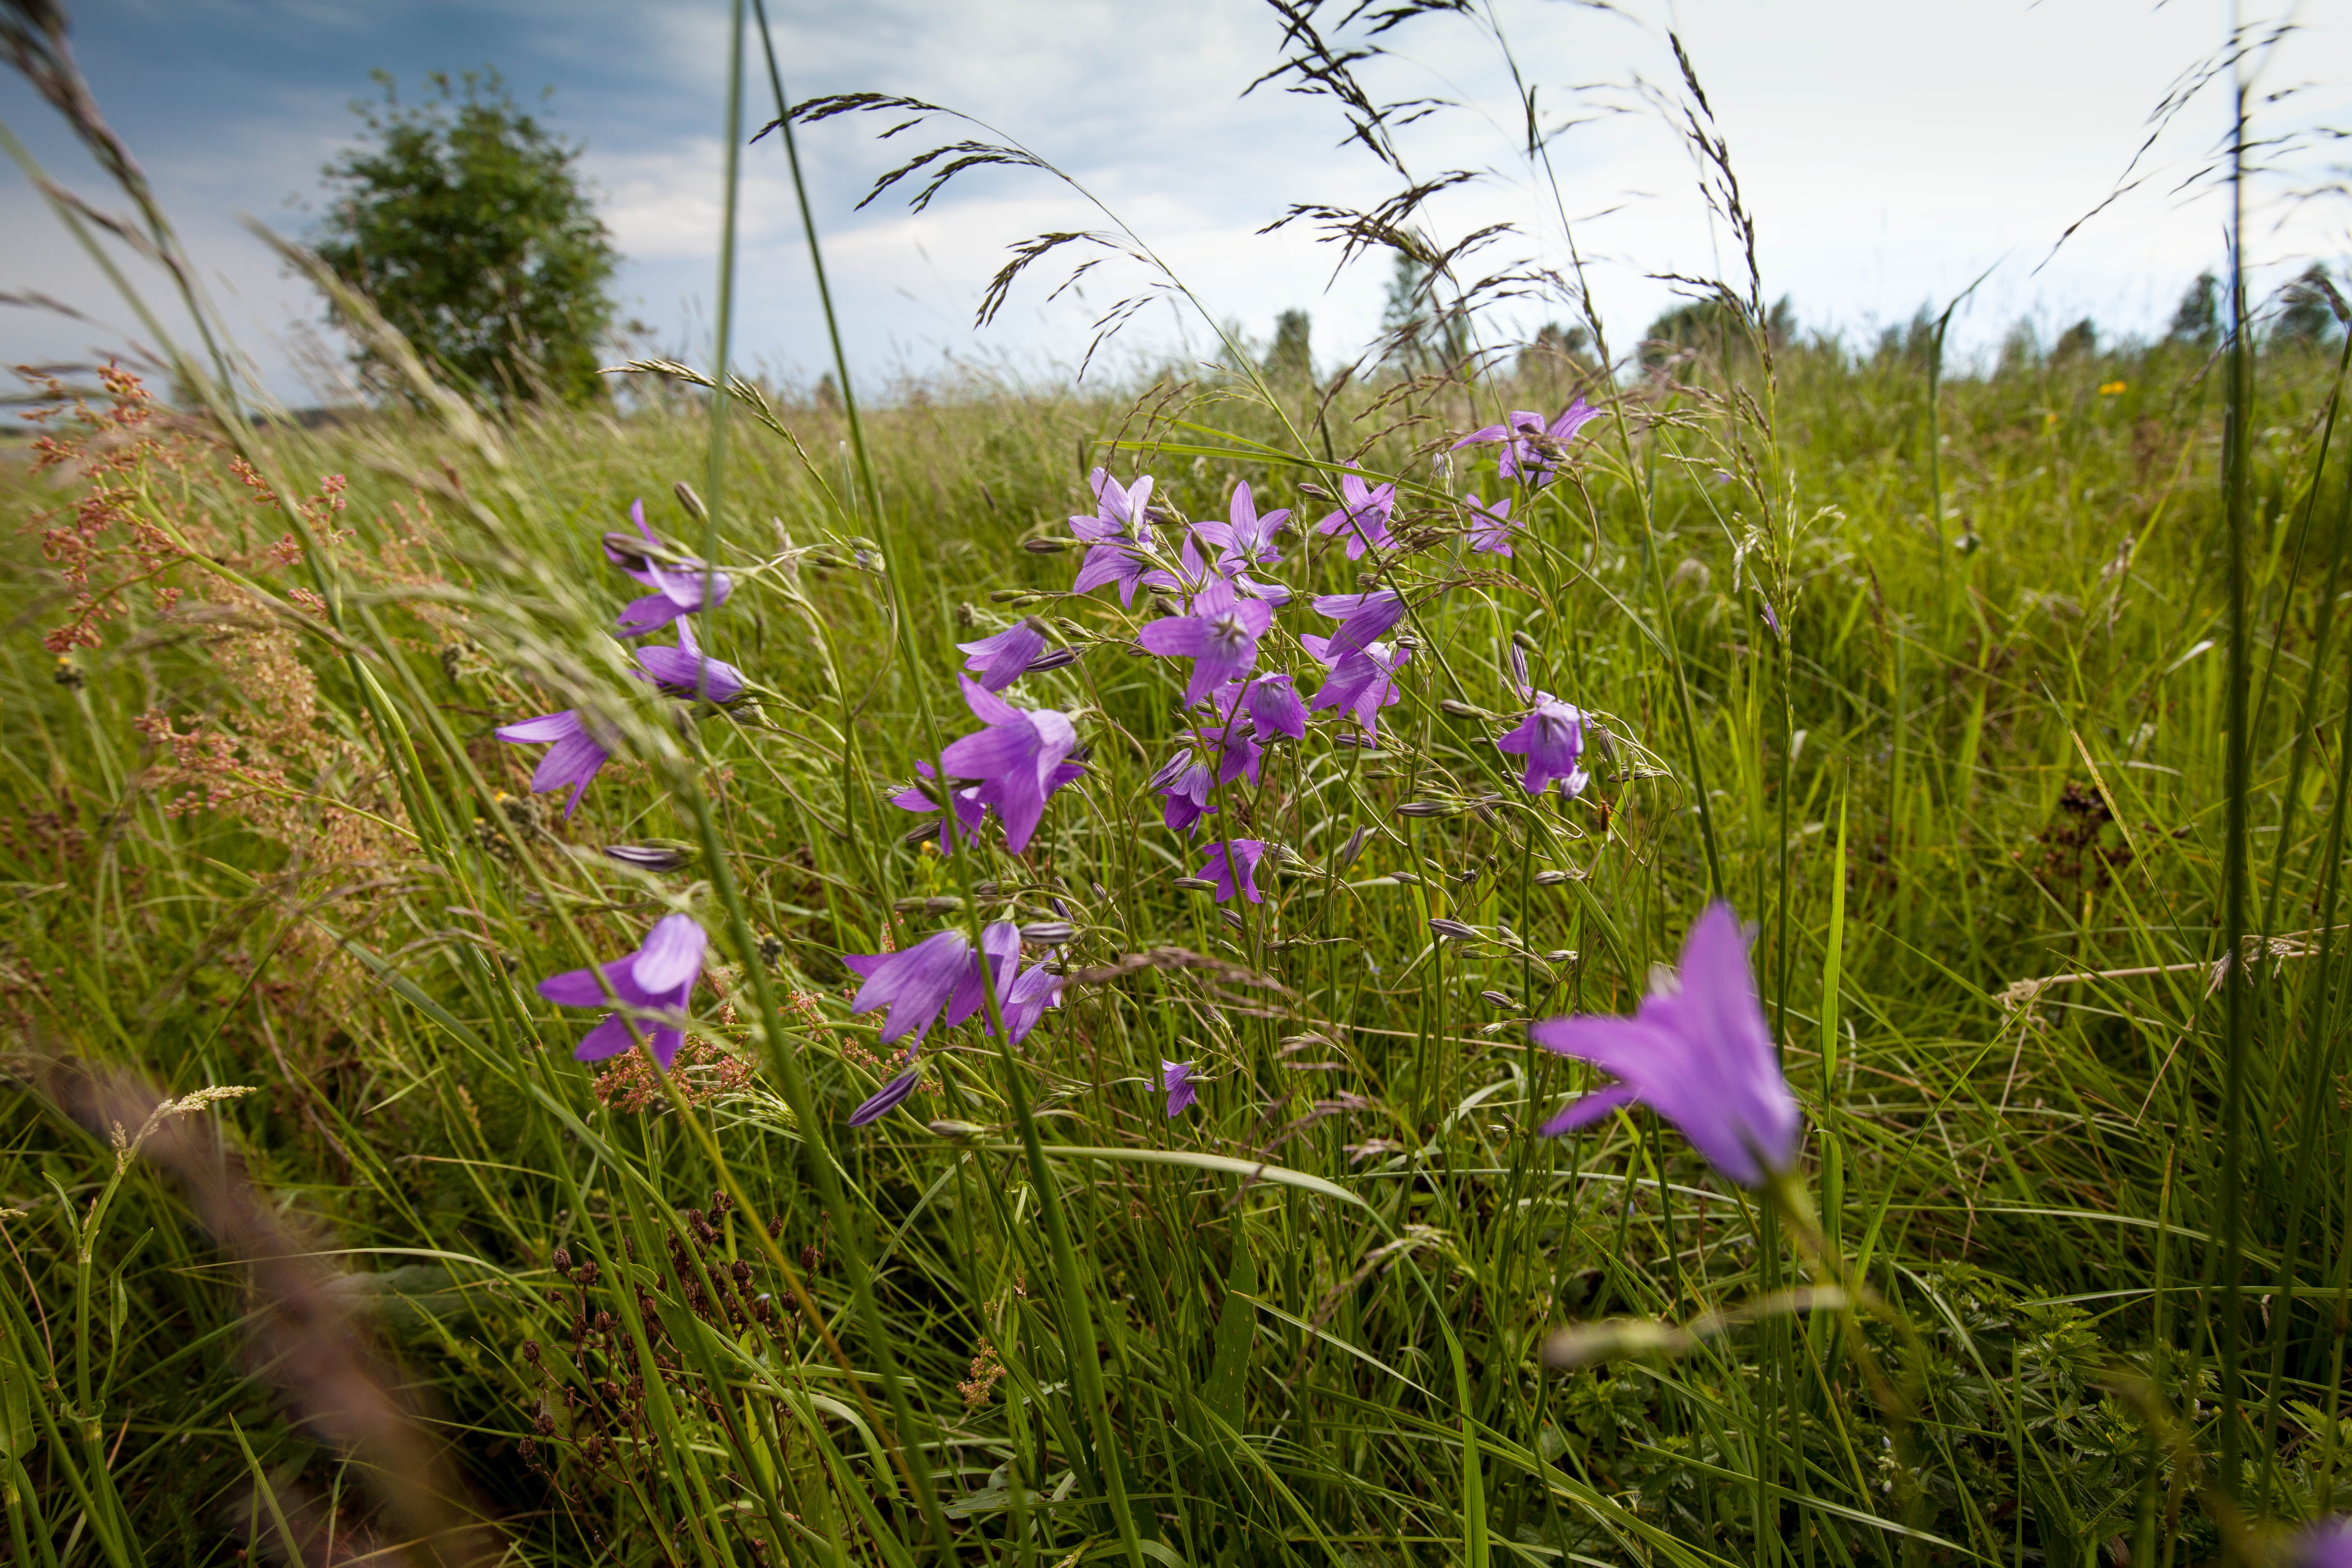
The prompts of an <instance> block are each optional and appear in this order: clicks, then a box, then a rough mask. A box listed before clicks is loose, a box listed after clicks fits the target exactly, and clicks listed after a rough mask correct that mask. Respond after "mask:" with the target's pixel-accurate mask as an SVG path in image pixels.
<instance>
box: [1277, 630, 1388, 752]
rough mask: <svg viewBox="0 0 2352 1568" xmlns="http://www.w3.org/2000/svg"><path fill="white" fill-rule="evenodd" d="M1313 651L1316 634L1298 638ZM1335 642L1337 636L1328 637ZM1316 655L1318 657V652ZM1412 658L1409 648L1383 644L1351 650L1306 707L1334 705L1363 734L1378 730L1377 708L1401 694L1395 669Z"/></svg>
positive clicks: (1334, 668) (1379, 709)
mask: <svg viewBox="0 0 2352 1568" xmlns="http://www.w3.org/2000/svg"><path fill="white" fill-rule="evenodd" d="M1299 640H1300V641H1301V642H1303V643H1306V644H1307V645H1308V647H1307V651H1308V652H1309V653H1314V652H1315V651H1316V650H1315V647H1314V646H1313V645H1315V644H1317V643H1319V642H1321V641H1322V640H1323V639H1322V638H1320V637H1301V638H1300V639H1299ZM1331 640H1332V641H1333V642H1337V641H1339V638H1337V637H1334V638H1332V639H1331ZM1317 657H1318V658H1319V657H1321V656H1320V655H1319V654H1318V656H1317ZM1411 659H1412V650H1411V649H1410V648H1402V647H1398V648H1391V647H1390V646H1389V645H1388V644H1386V643H1374V644H1373V645H1372V646H1371V647H1369V648H1367V649H1365V650H1364V651H1363V652H1361V653H1351V654H1349V655H1348V656H1347V657H1346V658H1342V659H1340V660H1339V662H1338V663H1337V664H1336V665H1334V666H1333V667H1332V669H1331V675H1330V678H1329V679H1327V680H1325V681H1324V682H1323V686H1322V689H1320V690H1318V691H1317V692H1316V693H1315V697H1314V700H1311V701H1310V702H1308V703H1307V707H1308V708H1310V709H1323V708H1336V709H1338V710H1339V711H1340V712H1342V713H1347V714H1350V715H1352V716H1353V717H1354V719H1355V721H1356V722H1357V724H1358V725H1359V726H1360V727H1361V728H1362V730H1363V731H1364V733H1365V734H1367V735H1372V736H1377V735H1379V733H1380V732H1381V722H1380V714H1381V709H1383V708H1387V707H1390V706H1391V705H1393V704H1394V703H1395V701H1396V700H1397V699H1398V698H1400V697H1402V695H1403V693H1402V692H1401V691H1399V690H1398V689H1397V684H1396V672H1397V671H1398V670H1400V669H1402V668H1404V666H1405V665H1406V663H1407V662H1408V661H1409V660H1411Z"/></svg>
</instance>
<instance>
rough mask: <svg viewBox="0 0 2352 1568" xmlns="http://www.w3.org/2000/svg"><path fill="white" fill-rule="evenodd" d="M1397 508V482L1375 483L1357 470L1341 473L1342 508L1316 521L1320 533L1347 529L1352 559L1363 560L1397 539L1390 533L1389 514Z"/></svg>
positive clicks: (1340, 506)
mask: <svg viewBox="0 0 2352 1568" xmlns="http://www.w3.org/2000/svg"><path fill="white" fill-rule="evenodd" d="M1393 510H1396V486H1394V485H1393V484H1387V485H1379V486H1372V485H1367V484H1365V483H1364V481H1363V480H1361V479H1358V478H1357V477H1356V476H1355V475H1353V474H1341V475H1340V476H1339V510H1338V511H1335V512H1333V513H1332V514H1331V515H1330V516H1328V517H1327V518H1325V519H1324V520H1323V521H1320V522H1318V523H1317V524H1316V525H1315V531H1316V532H1318V533H1343V532H1344V533H1345V534H1346V535H1347V536H1348V559H1349V560H1350V561H1359V560H1361V559H1362V558H1363V554H1364V552H1365V551H1367V550H1387V549H1390V548H1391V547H1392V546H1393V545H1394V544H1395V543H1396V541H1395V540H1394V539H1392V538H1391V537H1390V535H1389V514H1390V513H1391V511H1393Z"/></svg>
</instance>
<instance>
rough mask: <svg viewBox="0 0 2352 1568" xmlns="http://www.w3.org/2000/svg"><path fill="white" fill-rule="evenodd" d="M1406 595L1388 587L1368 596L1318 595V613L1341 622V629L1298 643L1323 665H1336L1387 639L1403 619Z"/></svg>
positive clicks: (1316, 609) (1301, 640) (1305, 638)
mask: <svg viewBox="0 0 2352 1568" xmlns="http://www.w3.org/2000/svg"><path fill="white" fill-rule="evenodd" d="M1404 610H1405V605H1404V595H1402V594H1397V593H1391V591H1390V590H1388V589H1386V588H1380V589H1375V590H1374V591H1373V592H1371V593H1369V594H1321V595H1317V596H1316V600H1315V613H1316V614H1317V615H1318V616H1329V617H1330V618H1331V619H1332V620H1335V621H1337V622H1339V630H1337V631H1335V632H1333V633H1332V634H1331V635H1330V636H1329V637H1315V636H1312V635H1309V636H1307V637H1301V638H1299V639H1298V640H1299V642H1300V643H1301V644H1302V645H1303V646H1304V647H1306V649H1307V653H1308V654H1310V655H1311V656H1313V657H1314V658H1316V659H1318V661H1320V662H1321V663H1323V664H1325V665H1327V666H1328V665H1336V664H1338V663H1339V661H1340V660H1342V659H1344V658H1347V657H1348V656H1349V654H1351V653H1361V652H1362V651H1363V650H1364V649H1366V648H1368V647H1371V646H1372V645H1373V644H1374V643H1376V642H1378V641H1380V640H1381V638H1382V637H1386V636H1388V635H1389V633H1390V632H1391V630H1393V629H1394V628H1395V626H1396V624H1397V623H1398V622H1399V621H1401V620H1402V619H1404Z"/></svg>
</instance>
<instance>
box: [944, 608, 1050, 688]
mask: <svg viewBox="0 0 2352 1568" xmlns="http://www.w3.org/2000/svg"><path fill="white" fill-rule="evenodd" d="M956 649H957V651H958V652H960V653H967V654H970V655H971V658H967V659H965V660H964V661H963V667H964V668H966V669H968V670H970V671H971V673H972V674H973V675H975V676H977V677H978V678H979V679H980V683H981V685H982V686H984V687H986V688H987V689H989V690H991V691H1002V690H1003V689H1005V688H1006V687H1008V686H1010V685H1012V684H1013V682H1014V681H1016V680H1018V679H1021V678H1022V677H1023V676H1024V675H1026V674H1027V673H1028V672H1029V668H1030V666H1032V665H1034V664H1035V663H1036V662H1037V656H1038V655H1040V654H1042V653H1044V652H1045V622H1043V621H1041V620H1039V619H1038V618H1037V617H1036V616H1025V617H1024V618H1023V619H1021V620H1018V621H1015V622H1014V623H1013V625H1011V626H1007V627H1005V628H1004V629H1003V631H1001V632H998V633H997V634H996V635H995V636H994V637H982V638H981V639H980V640H979V641H977V642H960V643H958V644H956Z"/></svg>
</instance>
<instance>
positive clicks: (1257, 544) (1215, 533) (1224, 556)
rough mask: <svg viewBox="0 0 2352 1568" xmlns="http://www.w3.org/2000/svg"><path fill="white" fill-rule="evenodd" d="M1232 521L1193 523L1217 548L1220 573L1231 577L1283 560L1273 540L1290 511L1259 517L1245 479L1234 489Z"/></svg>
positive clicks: (1200, 533)
mask: <svg viewBox="0 0 2352 1568" xmlns="http://www.w3.org/2000/svg"><path fill="white" fill-rule="evenodd" d="M1228 515H1230V516H1231V517H1232V519H1233V521H1231V522H1196V523H1194V524H1193V525H1192V531H1193V532H1194V533H1196V534H1198V535H1200V536H1201V538H1202V539H1203V540H1204V541H1206V542H1209V543H1211V544H1213V545H1215V546H1216V548H1217V571H1218V573H1219V574H1221V575H1223V576H1226V577H1232V576H1233V575H1234V574H1236V573H1242V572H1246V571H1248V570H1249V569H1250V568H1251V567H1252V566H1271V565H1273V564H1274V563H1276V562H1277V561H1280V560H1281V559H1282V552H1281V551H1279V550H1276V548H1275V547H1274V537H1275V535H1276V534H1277V533H1279V532H1281V531H1282V529H1283V526H1284V525H1285V524H1286V523H1287V522H1288V521H1290V509H1289V508H1287V507H1283V508H1279V509H1277V510H1274V511H1269V512H1266V513H1265V514H1264V515H1262V516H1261V515H1260V514H1259V512H1258V510H1257V502H1256V500H1254V499H1253V498H1252V497H1251V495H1250V488H1249V481H1248V480H1247V479H1244V480H1243V481H1242V482H1241V483H1240V484H1237V485H1235V486H1234V500H1233V506H1232V507H1231V509H1230V510H1229V513H1228Z"/></svg>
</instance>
